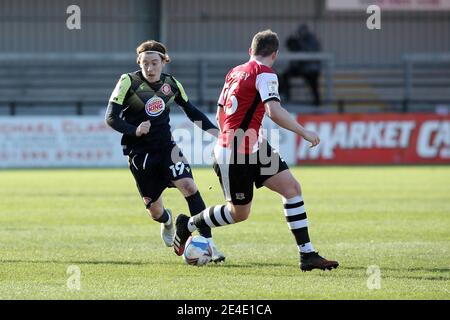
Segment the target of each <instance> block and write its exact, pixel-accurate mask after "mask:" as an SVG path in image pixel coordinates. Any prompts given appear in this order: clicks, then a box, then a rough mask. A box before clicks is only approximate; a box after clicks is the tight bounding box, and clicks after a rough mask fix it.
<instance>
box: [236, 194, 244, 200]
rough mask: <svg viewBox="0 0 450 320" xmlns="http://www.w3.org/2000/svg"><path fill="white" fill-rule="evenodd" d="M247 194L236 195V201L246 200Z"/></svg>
mask: <svg viewBox="0 0 450 320" xmlns="http://www.w3.org/2000/svg"><path fill="white" fill-rule="evenodd" d="M244 199H245V194H243V193H236V200H244Z"/></svg>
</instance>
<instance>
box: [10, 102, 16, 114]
mask: <svg viewBox="0 0 450 320" xmlns="http://www.w3.org/2000/svg"><path fill="white" fill-rule="evenodd" d="M9 115H10V116H15V115H16V103H15V102H14V101H11V102H10V103H9Z"/></svg>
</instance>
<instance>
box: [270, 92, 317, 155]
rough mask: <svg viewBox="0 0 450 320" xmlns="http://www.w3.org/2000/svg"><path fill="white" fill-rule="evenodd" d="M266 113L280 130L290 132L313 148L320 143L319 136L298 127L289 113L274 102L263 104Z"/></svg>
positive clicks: (300, 126)
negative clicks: (309, 143) (283, 129)
mask: <svg viewBox="0 0 450 320" xmlns="http://www.w3.org/2000/svg"><path fill="white" fill-rule="evenodd" d="M264 107H265V109H266V113H267V115H268V116H269V118H270V119H272V121H273V122H275V123H276V124H277V125H279V126H280V127H282V128H285V129H287V130H289V131H292V132H294V133H296V134H298V135H299V136H301V137H302V138H303V139H305V140H307V141H309V142H311V147H315V146H316V145H318V144H319V143H320V139H319V136H318V135H317V134H316V133H315V132H313V131H310V130H306V129H305V128H304V127H303V126H302V125H300V124H299V123H298V122H297V121H296V120H295V119H294V118H293V117H292V116H291V114H290V113H289V112H287V111H286V109H284V108H283V107H282V106H281V105H280V103H279V102H278V101H276V100H271V101H268V102H266V103H265V104H264Z"/></svg>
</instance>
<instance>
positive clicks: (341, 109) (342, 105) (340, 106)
mask: <svg viewBox="0 0 450 320" xmlns="http://www.w3.org/2000/svg"><path fill="white" fill-rule="evenodd" d="M344 111H345V103H344V100H339V101H338V113H344Z"/></svg>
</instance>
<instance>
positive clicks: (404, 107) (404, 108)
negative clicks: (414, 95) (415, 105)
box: [402, 99, 409, 113]
mask: <svg viewBox="0 0 450 320" xmlns="http://www.w3.org/2000/svg"><path fill="white" fill-rule="evenodd" d="M408 110H409V99H403V103H402V112H403V113H407V112H408Z"/></svg>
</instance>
